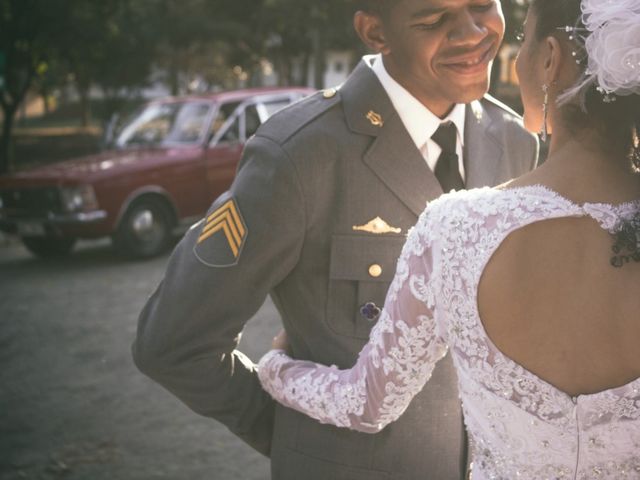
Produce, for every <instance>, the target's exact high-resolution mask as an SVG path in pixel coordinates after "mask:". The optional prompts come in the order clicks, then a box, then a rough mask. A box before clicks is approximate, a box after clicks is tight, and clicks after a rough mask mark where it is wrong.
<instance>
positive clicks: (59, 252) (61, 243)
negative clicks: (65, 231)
mask: <svg viewBox="0 0 640 480" xmlns="http://www.w3.org/2000/svg"><path fill="white" fill-rule="evenodd" d="M21 240H22V243H23V244H24V246H25V247H27V250H29V251H30V252H31V253H33V254H34V255H35V256H36V257H40V258H55V257H63V256H65V255H68V254H69V252H71V250H72V249H73V246H74V245H75V243H76V239H75V238H73V237H53V236H46V237H21Z"/></svg>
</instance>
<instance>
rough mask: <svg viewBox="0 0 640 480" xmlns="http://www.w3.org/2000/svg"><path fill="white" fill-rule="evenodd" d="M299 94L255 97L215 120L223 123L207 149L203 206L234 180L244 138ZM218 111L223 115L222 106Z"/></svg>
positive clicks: (249, 135) (245, 139)
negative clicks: (206, 196)
mask: <svg viewBox="0 0 640 480" xmlns="http://www.w3.org/2000/svg"><path fill="white" fill-rule="evenodd" d="M299 96H300V95H299V94H294V93H285V94H276V95H273V94H272V95H260V96H255V97H252V98H250V99H248V100H245V101H244V102H242V103H240V104H238V105H237V107H236V109H235V110H234V111H233V113H232V114H231V115H229V116H228V118H226V119H224V121H223V122H221V121H220V119H219V118H218V119H216V121H214V125H215V124H216V123H218V124H220V123H221V124H222V126H221V127H220V128H219V129H218V130H217V131H216V132H215V133H214V135H213V139H212V141H211V143H210V144H209V147H208V148H207V151H206V179H207V184H208V187H209V192H210V195H209V196H208V199H207V200H208V202H207V204H206V206H205V209H206V207H208V206H209V204H210V203H211V201H213V200H214V199H215V198H217V197H218V196H219V195H220V194H221V193H223V192H224V191H226V190H227V189H228V188H229V186H230V185H231V182H233V178H234V177H235V174H236V169H237V166H238V162H239V161H240V157H241V155H242V149H243V147H244V144H245V142H246V141H247V139H249V138H250V137H251V136H252V135H253V134H254V133H256V131H257V130H258V127H259V126H260V125H261V124H262V123H263V122H264V121H266V120H267V118H269V117H270V116H271V115H272V114H273V113H275V112H276V111H278V110H279V109H281V108H283V107H285V106H287V105H289V104H290V103H291V102H292V101H294V100H295V99H297V98H299ZM226 110H227V111H228V110H229V109H228V108H227V109H226ZM220 111H221V112H222V115H226V113H225V109H224V108H221V109H220ZM213 128H215V127H213Z"/></svg>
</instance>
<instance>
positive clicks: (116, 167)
mask: <svg viewBox="0 0 640 480" xmlns="http://www.w3.org/2000/svg"><path fill="white" fill-rule="evenodd" d="M310 93H311V90H310V89H307V88H270V89H268V88H261V89H249V90H237V91H229V92H224V93H218V94H212V95H206V96H191V97H181V98H170V99H164V100H158V101H153V102H151V103H148V104H146V105H145V106H144V107H142V108H141V109H140V110H139V111H138V112H137V113H136V114H134V115H133V116H131V118H130V119H129V120H128V121H127V122H125V123H124V125H123V126H122V127H121V128H119V129H118V134H117V135H116V136H115V137H114V142H113V143H114V145H113V148H111V149H109V150H108V151H105V152H103V153H100V154H97V155H92V156H88V157H82V158H77V159H72V160H68V161H64V162H59V163H55V164H51V165H46V166H41V167H38V168H34V169H31V170H25V171H21V172H17V173H13V174H10V175H5V176H1V177H0V230H3V231H5V232H8V233H14V234H17V235H19V236H20V238H21V239H22V241H23V243H24V245H25V246H26V247H27V248H28V249H29V250H30V251H31V252H33V253H34V254H36V255H38V256H43V257H46V256H53V255H62V254H65V253H68V252H69V251H71V249H72V248H73V245H74V243H75V241H76V239H78V238H97V237H104V236H111V238H112V239H113V243H114V245H115V247H116V248H117V249H118V250H119V251H120V252H122V253H124V254H126V255H127V256H133V257H150V256H153V255H157V254H158V253H160V252H162V251H163V250H165V249H166V248H167V247H168V246H169V245H170V243H171V239H172V236H173V235H174V234H176V233H179V232H184V231H185V230H186V228H187V227H188V226H189V225H190V224H191V223H193V222H195V221H197V220H198V219H199V218H201V217H202V215H203V214H204V213H205V212H206V210H207V208H208V207H209V205H210V204H211V202H212V201H213V200H214V199H215V198H216V197H217V196H218V195H220V194H221V193H222V192H224V191H225V190H226V189H227V188H228V187H229V185H230V184H231V182H232V180H233V177H234V175H235V171H236V167H237V164H238V160H239V158H240V155H241V152H242V147H243V144H244V142H245V140H246V139H247V138H249V137H250V136H251V135H253V133H254V132H255V131H256V130H257V128H258V126H259V125H260V124H261V123H262V122H264V121H265V120H266V119H267V118H268V117H269V116H270V115H271V114H272V113H274V112H275V111H277V110H279V109H281V108H283V107H285V106H287V105H288V104H290V103H292V102H295V101H296V100H298V99H300V98H302V97H303V96H305V95H308V94H310Z"/></svg>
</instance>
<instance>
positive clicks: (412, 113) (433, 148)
mask: <svg viewBox="0 0 640 480" xmlns="http://www.w3.org/2000/svg"><path fill="white" fill-rule="evenodd" d="M365 61H366V63H367V64H368V65H370V66H371V69H372V70H373V72H374V73H375V74H376V76H377V77H378V80H380V83H381V84H382V87H383V88H384V90H385V91H386V92H387V95H388V96H389V99H390V100H391V103H392V104H393V106H394V108H395V109H396V111H397V112H398V115H399V116H400V119H401V120H402V123H403V124H404V126H405V128H406V129H407V132H409V136H410V137H411V139H412V140H413V142H414V143H415V145H416V148H417V149H418V150H419V151H420V152H421V153H422V155H423V156H424V158H425V160H426V161H427V163H428V164H429V167H430V168H431V169H432V170H434V169H435V164H436V162H437V161H438V157H439V155H440V151H441V149H440V147H439V146H438V145H437V144H436V143H435V142H434V141H433V140H432V139H431V136H432V135H433V134H434V133H435V132H436V130H437V129H438V127H439V126H440V124H441V123H444V122H446V121H451V122H453V123H454V124H455V126H456V130H457V134H458V142H457V143H458V145H457V147H458V148H457V149H458V157H459V158H460V167H461V170H462V171H461V174H462V178H464V171H463V170H464V166H463V162H462V151H463V147H464V121H465V105H464V104H456V105H455V106H454V107H453V109H452V110H451V112H450V113H449V115H447V117H446V118H443V119H440V118H438V116H437V115H435V114H433V113H432V112H431V111H430V110H429V109H428V108H427V107H425V106H424V105H423V104H422V103H421V102H420V101H419V100H418V99H417V98H415V97H414V96H413V95H411V94H410V93H409V92H408V91H407V89H405V88H404V87H403V86H402V85H400V84H399V83H398V82H397V81H396V80H394V79H393V78H392V77H391V75H389V73H388V72H387V69H386V68H385V67H384V63H383V62H382V55H370V56H367V57H365Z"/></svg>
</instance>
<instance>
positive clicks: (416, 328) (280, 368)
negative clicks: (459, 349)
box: [258, 209, 447, 433]
mask: <svg viewBox="0 0 640 480" xmlns="http://www.w3.org/2000/svg"><path fill="white" fill-rule="evenodd" d="M431 223H432V222H430V221H429V209H427V210H426V211H425V212H424V213H423V215H422V216H421V218H420V220H419V222H418V224H417V225H416V227H415V228H413V229H412V231H411V233H410V234H409V238H408V239H407V242H406V243H405V245H404V247H403V250H402V255H401V256H400V259H399V260H398V266H397V270H396V275H395V277H394V280H393V282H392V284H391V287H390V288H389V292H388V293H387V298H386V300H385V305H384V309H383V311H382V314H381V316H380V319H379V320H378V323H377V324H376V326H375V327H374V328H373V330H372V331H371V336H370V339H369V342H368V343H367V344H366V345H365V347H364V348H363V349H362V351H361V352H360V355H359V357H358V361H357V362H356V365H355V366H354V367H353V368H351V369H349V370H338V369H337V368H336V367H335V366H331V367H327V366H323V365H319V364H316V363H313V362H309V361H300V360H292V359H291V358H289V357H288V356H287V355H286V354H285V353H284V352H283V351H281V350H272V351H270V352H268V353H267V354H266V355H265V356H264V357H262V359H261V360H260V363H259V366H258V376H259V378H260V381H261V382H262V386H263V388H264V389H265V390H266V391H267V392H269V393H270V394H271V396H273V398H275V399H276V400H277V401H278V402H280V403H282V404H283V405H285V406H287V407H290V408H293V409H295V410H298V411H300V412H302V413H305V414H306V415H309V416H311V417H313V418H315V419H317V420H319V421H320V422H321V423H330V424H333V425H336V426H339V427H348V428H351V429H354V430H359V431H362V432H370V433H374V432H378V431H380V430H382V429H383V428H384V427H385V426H386V425H387V424H389V423H390V422H392V421H394V420H396V419H397V418H398V417H399V416H400V415H401V414H402V413H403V412H404V411H405V409H406V408H407V407H408V405H409V403H410V402H411V399H412V398H413V397H414V396H415V395H416V394H417V393H418V392H419V391H420V390H421V389H422V387H423V386H424V384H425V383H426V382H427V380H428V379H429V377H430V376H431V373H432V371H433V368H434V366H435V364H436V362H437V361H438V360H440V359H441V358H442V357H443V356H444V355H445V354H446V351H447V347H446V342H445V341H444V339H443V337H442V335H440V333H439V331H438V327H437V325H436V322H435V319H434V300H435V295H434V292H433V289H434V286H433V283H434V282H432V281H431V278H432V277H433V275H432V274H433V270H434V260H433V252H434V250H435V249H433V248H432V245H431V243H432V242H431V238H433V229H432V228H431V227H433V225H432V224H431Z"/></svg>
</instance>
